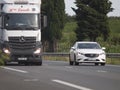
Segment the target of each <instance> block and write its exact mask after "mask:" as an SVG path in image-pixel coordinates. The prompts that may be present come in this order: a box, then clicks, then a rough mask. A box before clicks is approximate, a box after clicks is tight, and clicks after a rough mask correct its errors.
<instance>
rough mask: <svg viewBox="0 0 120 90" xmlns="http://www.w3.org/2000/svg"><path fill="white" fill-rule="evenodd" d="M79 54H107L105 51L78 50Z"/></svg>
mask: <svg viewBox="0 0 120 90" xmlns="http://www.w3.org/2000/svg"><path fill="white" fill-rule="evenodd" d="M77 52H80V53H83V54H84V53H85V54H86V53H88V54H89V53H91V54H101V53H105V51H103V50H102V49H78V50H77Z"/></svg>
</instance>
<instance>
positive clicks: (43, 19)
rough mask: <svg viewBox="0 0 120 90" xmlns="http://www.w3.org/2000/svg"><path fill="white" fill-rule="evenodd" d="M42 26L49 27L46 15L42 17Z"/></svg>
mask: <svg viewBox="0 0 120 90" xmlns="http://www.w3.org/2000/svg"><path fill="white" fill-rule="evenodd" d="M41 26H42V28H46V27H47V16H46V15H42V17H41Z"/></svg>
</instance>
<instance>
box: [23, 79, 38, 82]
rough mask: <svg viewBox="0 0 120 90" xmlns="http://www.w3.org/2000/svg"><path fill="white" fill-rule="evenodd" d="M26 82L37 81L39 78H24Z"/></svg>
mask: <svg viewBox="0 0 120 90" xmlns="http://www.w3.org/2000/svg"><path fill="white" fill-rule="evenodd" d="M24 81H25V82H37V81H39V79H24Z"/></svg>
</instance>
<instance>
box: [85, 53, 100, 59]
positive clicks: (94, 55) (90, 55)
mask: <svg viewBox="0 0 120 90" xmlns="http://www.w3.org/2000/svg"><path fill="white" fill-rule="evenodd" d="M85 56H86V57H90V58H95V57H98V56H99V54H85Z"/></svg>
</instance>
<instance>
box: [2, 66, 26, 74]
mask: <svg viewBox="0 0 120 90" xmlns="http://www.w3.org/2000/svg"><path fill="white" fill-rule="evenodd" d="M2 68H3V69H7V70H11V71H16V72H20V73H28V72H27V71H23V70H19V69H14V68H9V67H2Z"/></svg>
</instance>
